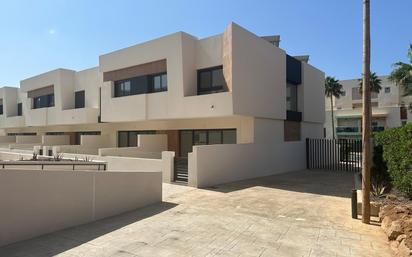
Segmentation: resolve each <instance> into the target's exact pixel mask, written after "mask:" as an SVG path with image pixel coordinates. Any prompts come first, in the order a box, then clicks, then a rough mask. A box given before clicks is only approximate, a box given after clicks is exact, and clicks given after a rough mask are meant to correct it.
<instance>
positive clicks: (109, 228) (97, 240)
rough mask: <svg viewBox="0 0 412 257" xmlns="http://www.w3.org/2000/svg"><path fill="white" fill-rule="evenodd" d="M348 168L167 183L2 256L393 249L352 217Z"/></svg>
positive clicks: (368, 252) (369, 252)
mask: <svg viewBox="0 0 412 257" xmlns="http://www.w3.org/2000/svg"><path fill="white" fill-rule="evenodd" d="M352 181H353V175H351V174H349V173H334V172H324V171H300V172H292V173H286V174H281V175H276V176H271V177H265V178H260V179H255V180H248V181H243V182H237V183H231V184H226V185H222V186H218V187H214V188H208V189H193V188H189V187H183V186H178V185H169V184H164V203H162V204H157V205H153V206H150V207H147V208H144V209H141V210H137V211H134V212H130V213H127V214H124V215H120V216H116V217H113V218H109V219H105V220H102V221H99V222H95V223H92V224H88V225H83V226H79V227H76V228H72V229H67V230H63V231H60V232H57V233H53V234H50V235H46V236H42V237H39V238H35V239H32V240H28V241H25V242H22V243H17V244H14V245H10V246H8V247H4V248H3V249H0V256H10V257H12V256H42V257H43V256H55V255H58V256H87V257H93V256H96V257H97V256H98V257H105V256H121V257H127V256H150V257H156V256H238V257H240V256H242V257H246V256H265V257H267V256H271V257H272V256H286V257H293V256H310V257H314V256H325V257H331V256H356V257H362V256H368V257H370V256H374V257H379V256H391V250H390V249H389V247H388V244H387V242H386V240H385V237H384V235H383V232H382V231H381V230H380V227H378V226H373V225H370V226H366V225H363V224H362V223H361V222H360V221H359V220H352V219H351V218H350V199H349V198H348V196H349V194H350V189H351V188H352Z"/></svg>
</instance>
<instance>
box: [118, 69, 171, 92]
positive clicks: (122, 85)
mask: <svg viewBox="0 0 412 257" xmlns="http://www.w3.org/2000/svg"><path fill="white" fill-rule="evenodd" d="M162 91H167V74H166V73H161V74H155V75H153V74H152V75H144V76H139V77H133V78H130V79H125V80H118V81H115V82H114V97H121V96H128V95H138V94H147V93H155V92H162Z"/></svg>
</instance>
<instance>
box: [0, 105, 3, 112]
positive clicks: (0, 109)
mask: <svg viewBox="0 0 412 257" xmlns="http://www.w3.org/2000/svg"><path fill="white" fill-rule="evenodd" d="M0 115H3V104H0Z"/></svg>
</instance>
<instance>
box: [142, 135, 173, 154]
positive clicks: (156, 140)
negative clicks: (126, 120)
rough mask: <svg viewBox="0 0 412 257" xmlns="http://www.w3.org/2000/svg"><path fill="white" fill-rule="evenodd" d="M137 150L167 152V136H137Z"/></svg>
mask: <svg viewBox="0 0 412 257" xmlns="http://www.w3.org/2000/svg"><path fill="white" fill-rule="evenodd" d="M137 148H138V149H139V150H140V151H144V152H162V151H166V150H167V135H162V134H156V135H138V136H137Z"/></svg>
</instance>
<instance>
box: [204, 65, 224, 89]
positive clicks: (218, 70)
mask: <svg viewBox="0 0 412 257" xmlns="http://www.w3.org/2000/svg"><path fill="white" fill-rule="evenodd" d="M224 89H225V78H224V76H223V66H218V67H213V68H207V69H202V70H198V71H197V92H198V94H199V95H201V94H210V93H217V92H222V91H224Z"/></svg>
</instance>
